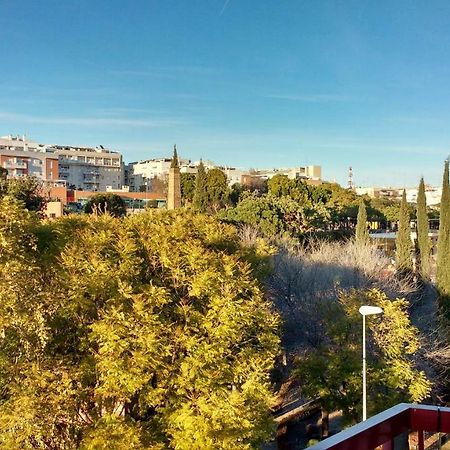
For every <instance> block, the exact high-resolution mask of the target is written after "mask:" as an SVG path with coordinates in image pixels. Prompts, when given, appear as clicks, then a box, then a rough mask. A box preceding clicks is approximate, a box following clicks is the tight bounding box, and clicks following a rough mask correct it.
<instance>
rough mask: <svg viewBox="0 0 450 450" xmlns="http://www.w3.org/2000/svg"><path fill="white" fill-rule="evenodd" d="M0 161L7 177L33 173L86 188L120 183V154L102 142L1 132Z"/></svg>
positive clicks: (121, 166) (97, 189)
mask: <svg viewBox="0 0 450 450" xmlns="http://www.w3.org/2000/svg"><path fill="white" fill-rule="evenodd" d="M0 165H1V166H2V167H4V168H5V169H7V170H8V177H11V178H14V177H21V176H35V177H37V178H38V179H40V180H42V181H52V182H54V181H61V182H64V183H65V184H66V185H67V187H72V188H74V189H81V190H86V191H106V186H111V187H112V188H121V186H122V184H123V164H122V155H121V154H120V153H118V152H113V151H110V150H107V149H105V148H103V147H102V146H100V147H96V148H91V147H77V146H61V145H48V144H39V143H36V142H33V141H30V140H28V139H27V138H26V137H25V136H23V137H19V136H11V135H10V136H4V137H1V138H0Z"/></svg>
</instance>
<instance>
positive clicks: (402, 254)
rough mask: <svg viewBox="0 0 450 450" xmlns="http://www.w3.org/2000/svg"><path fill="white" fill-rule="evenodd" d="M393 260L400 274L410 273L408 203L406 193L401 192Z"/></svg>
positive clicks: (411, 265) (410, 244)
mask: <svg viewBox="0 0 450 450" xmlns="http://www.w3.org/2000/svg"><path fill="white" fill-rule="evenodd" d="M395 247H396V251H395V259H396V263H397V270H399V271H400V272H410V271H412V268H413V263H412V250H413V247H412V241H411V228H410V226H409V211H408V203H407V202H406V191H405V190H403V196H402V202H401V204H400V213H399V221H398V232H397V239H396V240H395Z"/></svg>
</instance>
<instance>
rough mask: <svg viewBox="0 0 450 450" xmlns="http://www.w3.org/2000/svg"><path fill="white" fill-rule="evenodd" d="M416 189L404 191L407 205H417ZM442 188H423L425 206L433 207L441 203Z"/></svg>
mask: <svg viewBox="0 0 450 450" xmlns="http://www.w3.org/2000/svg"><path fill="white" fill-rule="evenodd" d="M417 193H418V188H413V189H406V201H407V202H409V203H417ZM441 196H442V188H435V187H432V186H425V198H426V199H427V205H428V206H433V205H438V204H439V203H441Z"/></svg>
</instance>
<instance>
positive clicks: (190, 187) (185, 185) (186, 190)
mask: <svg viewBox="0 0 450 450" xmlns="http://www.w3.org/2000/svg"><path fill="white" fill-rule="evenodd" d="M180 183H181V198H182V199H183V201H184V202H185V203H192V200H193V199H194V192H195V174H193V173H182V174H180Z"/></svg>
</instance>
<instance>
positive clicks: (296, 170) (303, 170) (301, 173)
mask: <svg viewBox="0 0 450 450" xmlns="http://www.w3.org/2000/svg"><path fill="white" fill-rule="evenodd" d="M250 175H252V176H254V177H259V178H264V179H266V180H269V179H270V178H272V177H274V176H275V175H285V176H287V177H288V178H290V179H292V180H294V179H296V178H303V179H305V180H313V181H321V179H322V167H321V166H301V167H289V168H284V169H256V170H253V171H252V172H251V173H250Z"/></svg>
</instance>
